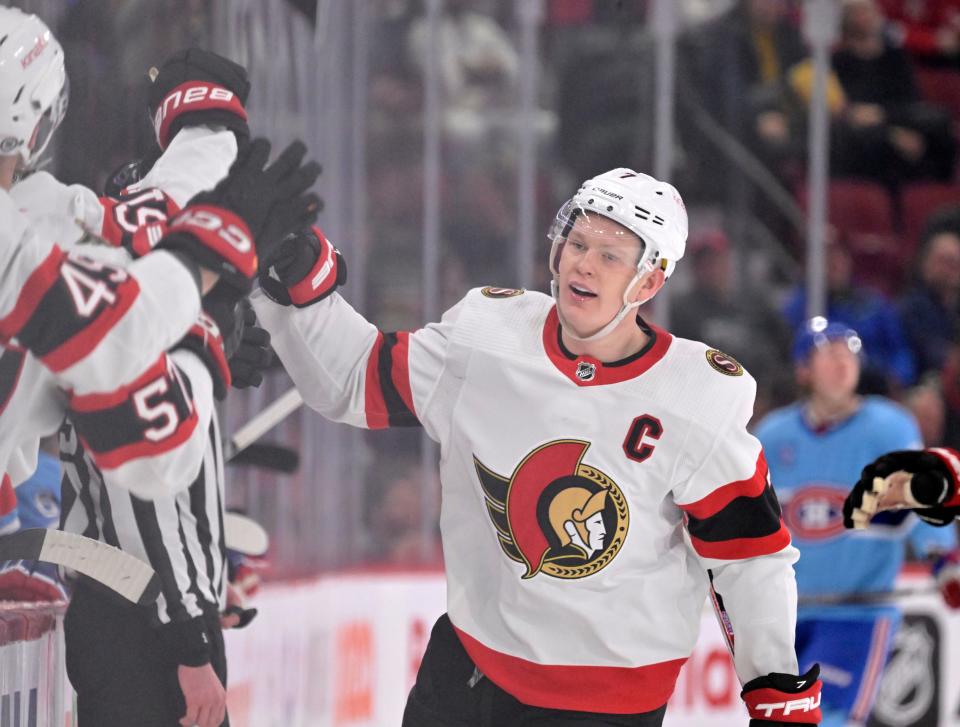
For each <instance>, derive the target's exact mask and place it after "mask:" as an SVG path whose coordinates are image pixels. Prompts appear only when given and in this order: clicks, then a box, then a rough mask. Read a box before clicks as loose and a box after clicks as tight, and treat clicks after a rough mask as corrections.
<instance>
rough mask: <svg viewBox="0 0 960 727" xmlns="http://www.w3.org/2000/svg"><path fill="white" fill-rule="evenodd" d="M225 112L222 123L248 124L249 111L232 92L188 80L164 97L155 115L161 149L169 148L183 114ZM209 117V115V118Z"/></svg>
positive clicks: (216, 85)
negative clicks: (236, 121)
mask: <svg viewBox="0 0 960 727" xmlns="http://www.w3.org/2000/svg"><path fill="white" fill-rule="evenodd" d="M200 111H202V112H212V111H219V112H225V113H221V114H217V117H220V120H221V122H226V123H225V125H226V126H229V127H231V128H232V125H231V124H230V123H229V120H230V119H231V118H236V119H238V120H239V121H240V122H242V125H243V127H244V128H245V127H246V124H247V111H246V109H244V108H243V103H241V101H240V99H239V98H237V94H235V93H234V92H233V91H231V90H230V89H228V88H226V87H225V86H221V85H219V84H217V83H212V82H210V81H187V82H186V83H181V84H180V85H179V86H177V87H176V88H174V89H173V90H172V91H170V92H169V93H168V94H167V95H166V96H164V98H163V101H161V102H160V103H159V105H158V106H157V108H156V109H155V110H154V114H153V130H154V133H155V134H156V136H157V142H158V143H159V144H160V148H161V149H166V148H167V144H169V143H170V139H172V138H173V136H174V134H173V126H174V122H175V121H176V120H177V119H179V118H180V117H181V116H183V115H184V114H192V113H195V112H200ZM209 116H210V115H209V114H208V117H209Z"/></svg>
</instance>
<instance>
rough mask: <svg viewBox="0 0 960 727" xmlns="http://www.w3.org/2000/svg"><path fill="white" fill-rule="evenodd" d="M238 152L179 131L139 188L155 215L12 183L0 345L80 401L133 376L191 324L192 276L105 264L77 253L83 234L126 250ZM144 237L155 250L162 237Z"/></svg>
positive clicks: (197, 133) (228, 142)
mask: <svg viewBox="0 0 960 727" xmlns="http://www.w3.org/2000/svg"><path fill="white" fill-rule="evenodd" d="M236 151H237V145H236V139H235V137H234V135H233V134H232V133H231V132H227V131H214V130H211V129H209V128H207V127H193V128H188V129H184V130H182V131H181V132H180V133H178V134H177V136H176V137H175V139H174V140H173V142H172V143H171V144H170V146H169V147H168V148H167V150H166V151H165V152H164V154H163V155H162V156H161V157H160V159H158V160H157V162H156V164H155V165H154V167H153V169H151V171H150V172H149V173H148V174H147V175H146V176H145V177H144V179H143V180H141V182H140V183H138V185H137V186H138V189H140V190H143V189H147V188H148V187H149V189H151V190H152V191H153V192H155V193H156V195H159V197H160V198H161V202H162V203H161V204H160V207H161V208H162V210H161V209H160V208H158V207H157V206H156V205H154V206H147V207H144V206H137V205H133V204H126V205H114V206H112V207H110V206H107V207H105V206H104V205H103V204H102V203H101V202H102V201H101V200H99V199H98V198H97V197H96V195H95V194H94V193H93V192H92V191H91V190H89V189H87V188H86V187H82V186H80V185H64V184H61V183H60V182H58V181H57V180H56V179H55V178H54V177H52V176H51V175H49V174H46V173H43V172H39V173H37V174H34V175H32V176H31V177H28V178H27V179H26V180H24V181H23V182H21V183H20V184H18V185H16V186H15V187H14V189H13V190H12V191H11V195H10V196H11V198H12V201H11V199H10V198H6V197H5V200H4V201H5V202H6V203H7V204H6V205H3V206H0V214H2V215H3V216H5V217H7V218H8V219H9V220H10V223H8V225H7V228H6V229H7V230H8V231H9V232H10V239H9V240H5V241H4V242H3V243H0V244H2V245H3V248H4V251H3V252H0V261H3V260H4V259H6V258H9V260H10V263H9V264H6V265H4V267H3V271H4V273H3V275H4V276H5V278H4V279H3V281H2V282H3V294H2V295H0V340H2V341H3V342H4V343H8V342H12V343H13V344H14V345H18V346H20V347H23V348H26V349H28V350H30V351H31V353H33V354H34V355H35V356H37V358H38V359H39V360H40V361H41V362H42V363H43V364H44V365H46V366H48V367H49V368H50V370H51V371H52V372H54V373H55V374H57V376H58V377H59V378H60V379H61V381H62V382H63V383H64V385H65V386H66V387H68V388H71V389H73V390H76V391H79V392H98V391H99V392H102V391H106V390H109V389H113V388H115V387H116V386H117V384H122V383H127V382H129V381H131V380H133V379H134V378H136V377H137V376H139V375H141V374H142V373H143V372H144V371H145V370H146V369H147V368H148V367H149V366H151V365H152V364H153V363H154V362H155V361H156V359H157V356H158V355H159V354H160V352H162V351H164V350H166V349H168V348H170V347H171V346H172V345H173V344H174V343H176V342H177V341H179V340H180V339H181V338H182V337H183V335H184V334H185V333H186V331H187V330H188V329H189V328H190V326H191V325H192V324H193V322H194V321H195V320H196V319H197V316H198V315H199V313H200V296H199V290H198V287H199V286H198V283H197V281H196V280H195V278H194V277H193V273H191V271H189V270H188V269H187V268H186V266H185V265H183V264H182V263H181V262H180V261H179V260H178V259H177V258H176V257H175V256H173V255H172V254H170V253H168V252H166V251H163V250H160V251H155V252H153V253H152V254H150V255H146V256H144V257H143V258H141V259H139V260H137V261H135V262H132V263H131V262H129V260H124V261H120V262H113V261H110V260H109V258H107V257H105V256H104V253H103V252H97V248H96V247H94V246H83V247H76V248H74V244H75V243H77V242H79V241H81V240H83V239H84V237H85V235H88V234H93V235H95V236H97V237H111V233H110V232H109V231H110V230H113V231H114V233H115V234H112V238H115V239H110V241H111V242H112V243H113V244H117V245H120V244H123V241H122V240H121V238H122V237H123V235H129V234H132V232H131V231H133V230H136V229H138V228H144V225H147V226H149V225H148V223H150V222H155V221H157V220H158V219H161V218H165V217H164V216H165V215H166V214H167V212H169V211H176V210H178V209H179V207H180V206H181V205H183V204H185V203H186V202H187V200H189V198H190V197H192V196H193V195H194V194H196V193H197V192H200V191H203V190H205V189H209V188H211V187H213V186H214V185H215V184H216V183H217V182H218V181H219V180H220V179H222V178H223V177H224V176H225V175H226V173H227V171H228V170H229V167H230V165H231V164H232V162H233V160H234V159H235V158H236ZM144 194H146V196H147V197H150V198H151V199H152V196H151V194H148V193H140V194H139V196H141V197H142V196H144ZM164 200H166V201H164ZM14 207H18V208H20V210H22V211H23V212H24V215H19V214H18V213H17V210H16V209H14ZM105 211H106V213H107V214H108V215H109V216H110V219H107V218H106V217H105ZM158 215H160V217H158ZM144 239H147V238H146V237H144ZM150 239H151V242H152V243H155V242H156V240H157V239H159V235H155V236H153V237H152V238H150ZM55 242H56V243H59V244H55ZM147 251H149V247H148V248H146V249H142V250H140V251H139V252H140V253H143V252H147ZM17 293H19V294H18V295H17Z"/></svg>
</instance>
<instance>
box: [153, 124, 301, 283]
mask: <svg viewBox="0 0 960 727" xmlns="http://www.w3.org/2000/svg"><path fill="white" fill-rule="evenodd" d="M305 154H306V147H305V146H304V145H303V144H302V143H301V142H294V143H292V144H291V145H290V146H288V147H287V148H286V149H284V150H283V152H282V153H281V154H280V156H279V157H278V158H277V159H276V161H274V162H273V163H272V164H271V165H270V166H265V165H266V163H267V159H268V157H269V156H270V143H269V142H268V141H267V140H266V139H254V140H253V141H252V142H251V143H250V144H249V145H248V146H247V147H246V148H245V149H243V150H242V151H241V153H240V154H239V155H238V156H237V160H236V161H235V162H234V164H233V166H232V167H231V168H230V172H229V174H227V176H226V177H225V178H224V179H223V180H222V181H221V182H220V183H219V184H217V186H216V187H214V188H213V189H212V190H210V191H209V192H201V193H200V194H198V195H196V196H195V197H193V199H191V200H190V202H189V203H188V204H187V206H186V207H185V208H184V210H183V212H181V213H180V214H179V215H178V216H177V217H175V218H174V219H173V221H172V222H171V223H170V228H169V232H168V234H167V235H166V236H165V237H164V238H163V239H162V240H161V241H160V242H159V243H158V246H162V247H167V248H172V249H175V250H180V251H183V252H186V253H187V254H188V255H190V256H192V257H193V258H194V259H195V260H196V261H197V262H198V263H199V264H200V265H201V266H203V267H205V268H208V269H211V270H213V271H215V272H217V273H219V274H220V276H221V278H222V280H223V281H224V282H226V283H227V284H229V285H232V286H233V287H234V288H236V289H237V290H239V291H240V294H241V295H244V294H246V292H247V291H249V289H250V285H251V281H252V279H253V276H254V275H255V274H256V272H257V266H258V256H259V257H263V258H269V257H271V256H272V253H273V250H274V248H275V247H276V246H277V245H278V244H279V243H280V241H281V240H282V239H283V238H284V236H286V235H287V234H288V233H289V232H291V231H293V230H296V229H301V228H303V227H306V226H308V225H310V224H311V223H312V222H313V220H314V219H315V218H316V215H317V212H318V210H319V208H320V199H319V197H317V196H316V195H315V194H312V193H308V191H307V190H308V189H309V188H310V187H311V186H312V185H313V183H314V182H315V181H316V179H317V177H318V176H319V174H320V165H319V164H317V163H316V162H308V163H306V164H303V157H304V155H305Z"/></svg>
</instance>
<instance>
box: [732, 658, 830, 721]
mask: <svg viewBox="0 0 960 727" xmlns="http://www.w3.org/2000/svg"><path fill="white" fill-rule="evenodd" d="M822 686H823V683H822V682H821V681H820V665H819V664H814V665H813V666H812V667H810V670H809V671H808V672H807V673H806V674H803V675H801V676H796V675H794V674H778V673H775V672H774V673H771V674H767V675H766V676H762V677H757V678H756V679H751V680H750V681H749V682H747V683H746V684H744V686H743V691H742V692H740V698H741V699H743V701H744V703H746V705H747V711H748V712H749V713H750V727H789V725H795V724H820V720H821V719H822V717H821V714H820V689H821V687H822Z"/></svg>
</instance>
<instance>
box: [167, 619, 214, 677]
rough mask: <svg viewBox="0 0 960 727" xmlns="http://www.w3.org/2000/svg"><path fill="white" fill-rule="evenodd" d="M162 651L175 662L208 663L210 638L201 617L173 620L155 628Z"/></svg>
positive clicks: (187, 664)
mask: <svg viewBox="0 0 960 727" xmlns="http://www.w3.org/2000/svg"><path fill="white" fill-rule="evenodd" d="M157 634H158V636H159V637H160V643H161V645H162V648H163V650H164V652H165V653H166V654H167V656H168V657H169V658H170V660H171V661H173V662H174V663H176V664H183V665H184V666H203V665H204V664H208V663H210V639H209V638H207V631H206V628H205V627H204V620H203V617H201V616H198V617H196V618H192V619H190V620H189V621H173V622H171V623H168V624H164V625H163V626H161V627H160V628H159V629H157Z"/></svg>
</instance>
